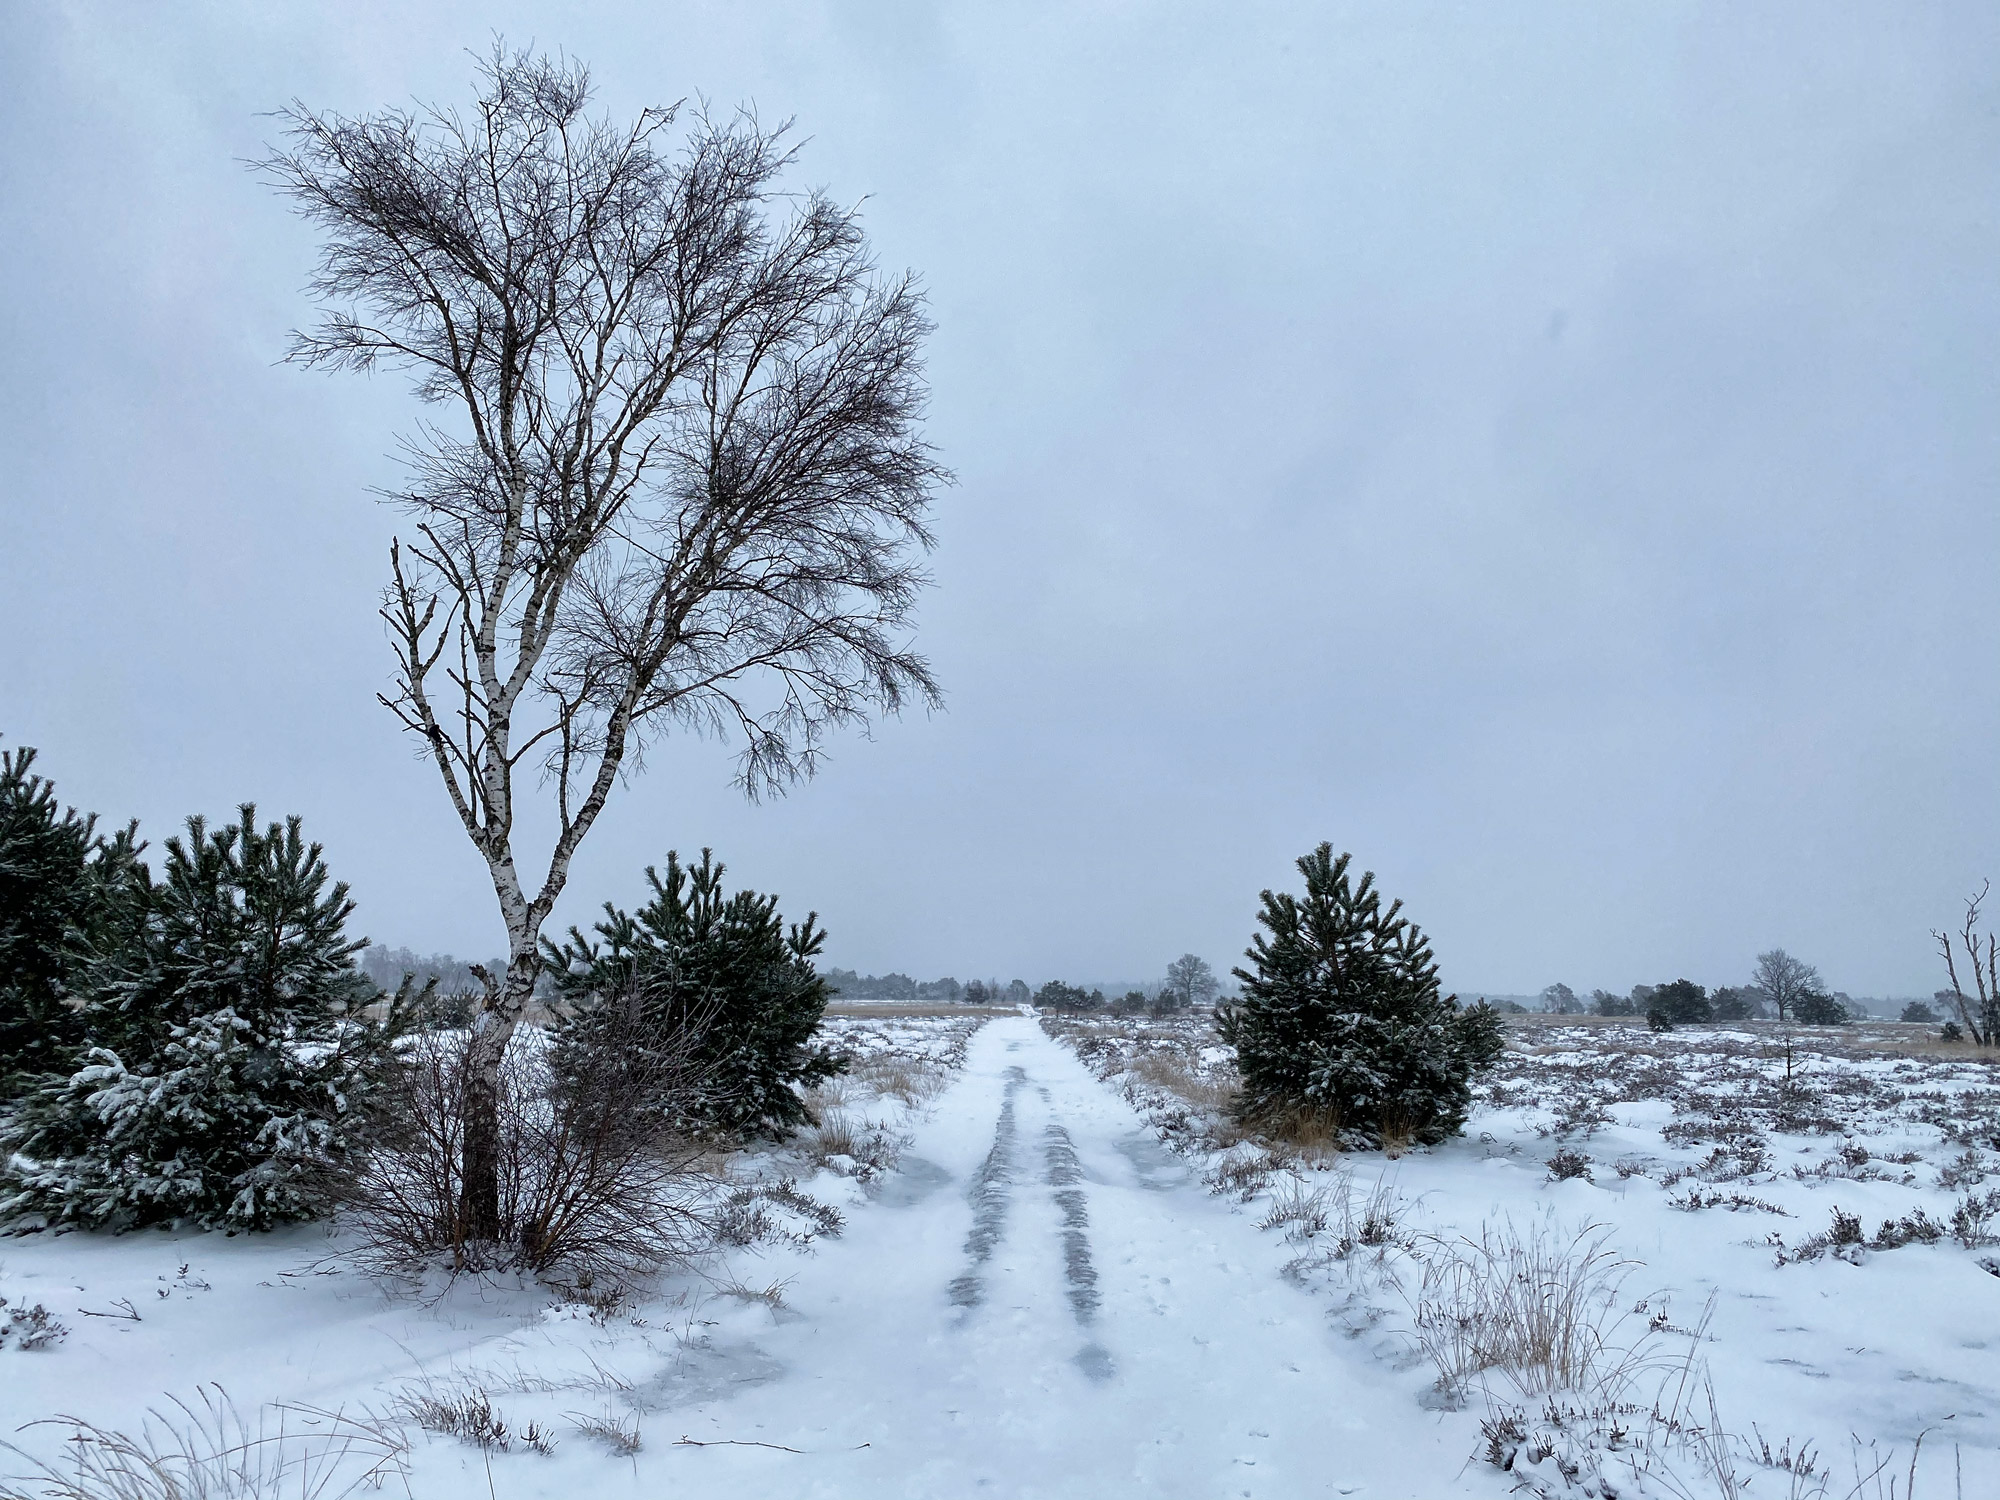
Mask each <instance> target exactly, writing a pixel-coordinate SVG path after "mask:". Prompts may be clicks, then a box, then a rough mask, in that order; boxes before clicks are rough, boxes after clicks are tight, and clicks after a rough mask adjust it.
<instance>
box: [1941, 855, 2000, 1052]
mask: <svg viewBox="0 0 2000 1500" xmlns="http://www.w3.org/2000/svg"><path fill="white" fill-rule="evenodd" d="M1992 889H1993V882H1992V881H1990V880H1989V881H1987V882H1985V883H1984V884H1982V885H1981V886H1980V887H1979V890H1978V891H1977V893H1975V894H1974V895H1971V896H1968V897H1967V898H1966V902H1965V922H1964V924H1963V925H1962V926H1961V927H1960V928H1959V930H1958V932H1957V934H1956V935H1957V938H1958V942H1959V946H1960V947H1961V948H1962V949H1963V950H1964V953H1965V959H1966V962H1967V963H1968V964H1970V965H1971V967H1972V989H1973V992H1972V994H1970V995H1968V994H1967V993H1966V992H1965V986H1964V985H1963V984H1961V983H1960V982H1959V978H1958V963H1957V961H1956V960H1955V959H1954V958H1953V957H1952V950H1951V940H1952V937H1953V934H1951V933H1949V932H1936V931H1934V932H1932V933H1931V936H1932V937H1933V938H1935V939H1937V945H1938V951H1939V952H1940V953H1942V954H1943V955H1944V967H1945V972H1946V973H1947V974H1949V975H1950V976H1951V990H1950V992H1949V993H1946V992H1944V991H1939V996H1940V997H1941V998H1943V999H1944V1000H1946V1001H1947V1002H1948V1003H1949V1004H1950V1005H1951V1006H1952V1008H1953V1009H1954V1010H1956V1011H1957V1012H1958V1019H1959V1022H1960V1024H1962V1025H1963V1026H1964V1027H1965V1031H1966V1035H1968V1036H1970V1037H1971V1038H1972V1040H1973V1041H1974V1042H1976V1043H1977V1044H1978V1045H1980V1046H1982V1047H1993V1046H2000V939H1996V938H1995V937H1994V935H1993V934H1992V933H1990V932H1988V933H1981V932H1980V930H1979V916H1980V912H1979V908H1980V907H1981V906H1982V905H1984V904H1985V901H1986V895H1987V892H1989V891H1991V890H1992ZM1982 943H1983V944H1984V945H1985V951H1984V952H1982V951H1981V944H1982Z"/></svg>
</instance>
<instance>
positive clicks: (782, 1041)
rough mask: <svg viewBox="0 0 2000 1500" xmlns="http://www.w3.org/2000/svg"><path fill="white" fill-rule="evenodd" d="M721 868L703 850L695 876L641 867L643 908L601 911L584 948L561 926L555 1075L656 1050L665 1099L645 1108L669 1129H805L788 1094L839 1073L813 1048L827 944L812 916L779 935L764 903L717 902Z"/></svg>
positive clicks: (824, 992)
mask: <svg viewBox="0 0 2000 1500" xmlns="http://www.w3.org/2000/svg"><path fill="white" fill-rule="evenodd" d="M723 870H724V867H723V866H722V865H720V864H718V863H716V862H715V859H714V857H713V855H712V854H711V852H710V851H709V850H707V849H704V850H702V851H701V863H700V864H698V865H683V864H682V863H681V862H680V857H679V855H678V854H676V853H673V852H669V853H668V855H667V873H666V876H665V878H664V879H663V878H661V876H660V875H659V874H658V873H657V872H656V871H655V870H653V869H652V868H648V869H647V871H646V879H647V882H648V883H649V884H650V885H651V886H652V889H653V899H652V900H651V901H649V902H648V903H647V904H646V905H644V906H642V907H640V908H639V910H638V911H637V912H633V913H629V914H628V913H626V912H623V911H620V910H619V909H618V908H616V907H615V906H612V905H611V904H610V903H608V902H607V903H606V904H605V907H604V912H605V919H604V920H603V921H602V922H599V923H597V924H596V927H595V931H596V934H597V937H596V938H588V937H585V936H584V934H583V933H582V932H581V931H579V930H578V929H576V928H574V927H572V928H571V929H570V931H569V938H568V940H567V941H566V942H564V943H562V944H560V945H557V944H554V943H547V944H545V947H544V953H543V961H544V963H545V965H546V966H547V968H548V969H549V971H551V972H552V973H553V974H554V976H555V988H556V994H557V997H558V1000H559V1008H560V1010H561V1011H562V1013H563V1018H562V1019H561V1020H560V1021H559V1022H558V1023H557V1025H556V1028H555V1032H556V1067H557V1070H558V1073H559V1074H565V1075H568V1074H575V1075H577V1076H587V1075H588V1074H589V1073H590V1068H589V1067H588V1063H589V1060H590V1059H591V1058H592V1057H593V1056H594V1050H593V1049H597V1048H601V1047H604V1046H619V1047H630V1046H633V1045H641V1046H647V1047H653V1048H657V1049H659V1050H660V1052H661V1054H662V1057H663V1059H667V1060H669V1061H670V1064H671V1065H668V1066H663V1067H661V1068H660V1069H659V1070H658V1072H659V1076H660V1077H661V1078H663V1079H671V1080H673V1081H674V1083H675V1089H674V1096H673V1097H672V1098H661V1099H659V1100H657V1101H655V1102H656V1104H657V1105H658V1107H659V1108H660V1109H662V1110H663V1111H667V1112H669V1113H670V1114H671V1115H673V1116H674V1118H673V1120H672V1122H671V1123H673V1124H675V1125H677V1126H680V1127H684V1128H687V1129H694V1130H711V1131H719V1132H725V1133H730V1134H750V1133H755V1132H758V1131H768V1132H770V1133H773V1134H776V1135H780V1136H783V1135H785V1134H788V1133H790V1131H791V1130H793V1129H794V1128H796V1127H797V1126H799V1125H803V1124H808V1123H810V1120H811V1116H810V1115H809V1113H808V1112H807V1110H806V1107H805V1102H804V1101H803V1100H802V1099H801V1098H800V1097H799V1094H798V1092H797V1089H796V1088H795V1087H794V1085H797V1086H798V1087H805V1088H809V1087H811V1086H812V1085H813V1084H815V1083H818V1082H819V1081H820V1080H822V1079H825V1078H830V1077H832V1076H833V1075H834V1074H836V1073H838V1072H841V1071H842V1070H843V1069H844V1068H845V1066H846V1064H845V1061H844V1060H843V1059H841V1058H839V1057H836V1056H835V1055H834V1054H833V1053H832V1052H831V1051H830V1050H828V1049H827V1048H826V1047H824V1046H819V1045H815V1043H814V1041H813V1035H814V1033H815V1032H817V1031H818V1030H819V1024H820V1020H821V1018H822V1017H823V1016H824V1015H825V1014H826V1002H827V999H828V995H829V991H828V989H827V985H826V981H825V980H824V979H822V978H821V977H820V975H819V972H818V970H817V969H816V968H815V967H814V964H813V960H814V959H815V958H817V957H818V956H819V953H820V951H821V950H822V948H823V947H824V946H825V943H826V933H825V932H824V931H823V930H821V929H820V928H818V927H817V926H816V925H815V923H816V922H817V921H818V919H819V914H818V913H817V912H808V913H807V914H806V919H805V921H804V922H802V923H793V924H792V925H791V927H790V928H789V930H788V929H787V927H786V924H785V921H784V919H783V918H782V917H781V916H779V914H778V898H777V897H776V896H767V895H759V894H758V893H757V892H755V891H747V890H746V891H738V892H736V893H735V894H734V895H725V894H724V893H723V889H722V876H723ZM599 939H601V940H602V941H599ZM634 1037H639V1038H643V1039H644V1040H641V1041H639V1042H637V1043H635V1042H634V1041H633V1040H632V1039H633V1038H634ZM690 1081H692V1086H689V1084H690Z"/></svg>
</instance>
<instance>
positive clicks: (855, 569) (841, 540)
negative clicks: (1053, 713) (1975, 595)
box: [260, 43, 949, 1239]
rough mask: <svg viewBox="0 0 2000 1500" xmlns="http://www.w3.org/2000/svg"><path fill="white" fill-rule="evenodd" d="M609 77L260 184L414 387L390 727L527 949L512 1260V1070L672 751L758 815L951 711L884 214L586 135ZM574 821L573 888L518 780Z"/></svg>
mask: <svg viewBox="0 0 2000 1500" xmlns="http://www.w3.org/2000/svg"><path fill="white" fill-rule="evenodd" d="M589 98H590V80H589V75H588V73H587V71H586V70H585V69H584V68H583V67H582V66H581V65H580V64H578V63H575V62H573V61H571V60H568V59H563V58H553V59H552V58H547V57H539V56H535V55H532V54H526V53H509V52H507V51H506V50H505V48H504V46H503V45H501V44H498V43H496V44H495V46H494V48H493V50H492V52H491V54H490V55H489V56H487V57H486V58H485V59H483V60H482V62H481V64H480V80H479V87H478V90H477V98H476V100H475V102H474V105H473V107H472V109H471V111H470V112H469V113H461V112H460V111H458V110H456V109H451V108H445V107H441V106H425V107H420V108H417V109H414V110H387V111H384V112H382V113H379V114H375V115H370V116H366V117H362V118H355V119H349V118H346V117H343V116H339V115H334V114H325V113H317V112H314V111H312V110H309V109H307V108H306V107H305V106H304V105H303V104H297V103H295V104H293V105H292V106H291V107H290V108H289V109H287V110H285V111H284V112H283V114H282V118H283V120H284V122H285V133H286V137H287V143H288V144H287V146H286V147H285V148H284V149H281V150H279V151H277V152H275V153H274V154H273V155H272V156H271V157H270V158H269V159H268V160H266V161H264V162H263V163H261V164H260V165H261V167H262V169H263V170H264V172H265V173H266V175H267V176H268V177H269V178H270V179H271V180H272V181H273V182H274V183H275V184H276V185H277V187H278V188H279V189H280V190H281V191H283V192H284V193H285V194H287V195H288V196H289V197H290V198H291V199H292V200H293V201H294V204H295V206H296V208H297V211H298V212H299V214H300V215H301V216H302V217H303V218H305V219H306V220H307V221H308V222H309V223H311V224H313V225H315V226H316V227H317V228H318V229H319V230H320V231H321V234H322V237H323V238H322V245H323V250H322V255H321V259H320V262H319V267H318V270H317V273H316V275H315V277H314V279H313V281H312V283H311V290H312V291H313V293H314V294H315V295H316V296H317V297H318V299H319V300H320V302H321V304H322V307H323V309H324V319H323V321H322V322H321V323H320V324H319V325H318V326H317V327H316V328H314V329H313V330H312V331H310V332H305V333H299V334H296V335H295V336H294V340H293V344H292V348H291V352H290V358H291V359H292V360H293V361H294V362H296V363H299V364H302V365H305V366H308V367H324V368H328V369H348V370H358V371H373V370H375V369H376V368H378V367H380V366H383V365H388V366H392V367H400V368H404V369H408V370H410V371H411V372H412V373H413V376H414V380H415V387H416V392H417V395H418V396H419V398H420V399H421V400H422V401H423V402H425V403H426V404H427V405H430V406H433V407H438V408H442V409H443V410H444V411H445V412H446V413H448V415H447V416H444V417H441V418H440V419H439V420H437V421H430V420H424V421H421V422H420V423H419V424H418V426H417V428H416V430H415V431H414V433H412V434H410V435H407V436H406V437H405V438H404V439H403V448H404V454H405V458H406V460H407V464H408V470H409V481H408V483H407V485H406V486H405V487H404V488H402V489H400V490H398V491H396V492H394V493H393V494H391V495H390V496H389V497H388V498H390V499H392V500H393V501H394V502H396V503H397V504H398V505H400V506H401V507H402V508H403V509H404V510H405V511H406V512H407V513H408V514H409V515H410V516H411V517H412V518H413V521H414V536H413V537H412V538H411V539H410V540H409V541H408V542H407V543H405V542H401V541H399V542H398V543H397V545H395V546H394V547H392V549H391V552H390V568H391V577H392V582H391V583H390V585H389V587H388V588H387V590H386V591H385V595H384V604H383V608H382V616H383V619H384V620H385V621H386V622H387V624H388V627H389V634H390V638H391V640H392V642H393V643H394V646H395V651H396V659H397V677H396V684H395V690H394V692H392V693H389V694H385V695H384V696H383V699H382V701H383V703H384V704H385V705H386V706H387V707H388V708H389V709H390V710H391V711H392V712H394V713H395V715H396V716H397V718H398V719H400V720H401V721H402V723H403V725H404V726H405V727H406V728H407V729H409V730H410V731H411V733H413V734H414V735H416V736H417V737H418V739H419V740H420V741H421V742H422V744H423V746H424V753H425V754H427V755H428V757H429V759H430V760H431V761H432V763H433V764H434V765H435V766H436V768H437V771H438V773H439V775H440V776H441V777H442V779H443V781H444V785H445V789H446V791H447V793H448V795H449V796H450V798H451V803H452V806H453V808H454V810H455V811H456V812H457V814H458V817H459V821H460V822H461V824H462V825H463V826H464V828H465V832H466V835H467V837H468V838H469V839H470V840H471V841H472V844H473V846H474V847H475V848H476V849H477V850H478V851H479V853H480V855H481V856H482V857H483V858H484V860H485V862H486V866H487V869H488V871H489V873H490V875H491V878H492V881H493V890H494V894H495V896H496V898H497V900H498V903H499V907H500V915H501V917H502V919H503V921H504V923H505V926H506V930H507V965H506V970H505V972H504V974H497V975H496V974H494V973H492V972H490V971H487V972H484V973H482V976H481V979H482V984H483V986H484V996H483V1003H482V1005H481V1008H480V1011H479V1014H478V1016H477V1017H476V1019H475V1023H474V1035H473V1038H472V1043H471V1055H470V1056H469V1057H468V1059H467V1063H466V1086H465V1107H466V1110H467V1112H468V1119H467V1128H466V1131H465V1171H464V1174H463V1180H464V1204H463V1211H464V1213H465V1214H466V1216H467V1223H466V1226H465V1235H466V1236H467V1237H469V1238H475V1239H476V1238H480V1237H483V1236H485V1235H487V1234H489V1233H492V1232H495V1231H497V1228H498V1225H499V1222H500V1220H499V1197H498V1184H497V1177H496V1166H495V1162H494V1159H493V1157H494V1153H495V1151H496V1150H497V1149H498V1148H497V1141H498V1133H497V1115H496V1109H497V1100H498V1088H499V1077H500V1068H501V1063H502V1060H503V1058H504V1056H505V1054H506V1050H507V1043H508V1040H509V1038H510V1037H511V1035H512V1033H513V1031H514V1029H515V1027H516V1025H517V1024H518V1022H519V1020H520V1018H521V1014H522V1011H523V1008H524V1006H525V1005H526V1003H527V1001H528V998H529V996H530V994H531V992H532V990H533V988H534V982H535V975H536V970H537V966H538V960H537V956H536V949H537V943H538V940H539V937H540V934H541V928H542V924H543V922H544V921H545V920H546V919H547V917H548V915H549V912H550V909H551V908H552V907H553V906H554V904H555V902H556V899H557V897H558V896H559V895H560V894H561V892H562V889H563V886H564V884H565V882H566V880H567V878H568V875H569V869H570V863H571V860H572V859H573V857H574V856H575V854H576V850H577V846H578V845H579V844H580V843H581V842H582V840H583V838H584V837H585V835H586V834H588V833H589V831H590V829H591V827H592V825H593V824H594V823H595V822H596V821H597V818H598V816H599V814H600V813H601V812H602V811H603V808H604V805H605V800H606V798H607V797H608V796H609V795H610V793H611V789H612V786H613V784H614V783H615V782H616V781H617V780H618V779H619V777H620V776H621V775H622V774H627V773H629V772H630V771H632V770H634V769H636V768H637V766H638V763H639V760H640V757H641V755H642V752H643V749H644V746H645V745H646V743H647V742H648V740H649V738H650V737H652V736H656V735H658V734H659V733H662V732H664V731H665V730H666V729H667V728H668V727H669V726H672V725H679V726H682V727H685V728H690V729H693V730H695V731H697V732H703V733H711V734H715V735H717V736H724V737H726V736H731V735H734V734H739V733H740V734H741V736H742V737H743V749H742V754H741V760H740V783H741V785H742V786H743V788H744V789H745V791H746V792H747V793H748V794H749V795H751V796H753V797H754V796H757V795H760V794H762V793H767V792H775V791H779V790H782V789H783V788H784V787H785V786H786V785H788V784H789V783H790V782H792V781H793V780H795V779H796V778H798V777H800V776H803V775H809V774H811V772H812V771H813V770H814V769H815V766H816V764H817V762H818V760H819V758H820V755H821V753H822V743H823V738H824V735H825V733H826V732H827V730H828V729H829V728H831V727H834V726H839V725H844V724H853V723H865V722H866V721H867V719H868V717H869V715H870V714H871V712H886V713H893V712H896V711H898V710H900V708H901V707H902V706H903V705H904V704H905V703H906V702H907V701H909V700H910V699H913V698H914V699H915V700H916V701H918V702H919V703H922V704H924V705H926V706H933V707H934V706H936V705H937V704H938V703H939V702H940V698H939V694H938V689H937V686H936V683H935V682H934V680H933V678H932V676H931V671H930V668H929V665H928V664H927V663H926V662H925V660H924V659H923V658H922V657H921V656H919V655H917V654H915V653H914V652H913V651H911V650H910V649H909V646H908V644H907V634H908V631H909V628H910V625H911V620H912V610H913V606H914V604H915V601H916V598H917V596H918V594H919V592H920V591H921V589H922V587H923V586H924V585H925V584H926V583H927V582H928V580H927V578H926V577H925V575H924V573H923V571H922V569H921V566H920V563H921V555H922V554H923V552H925V551H926V550H927V549H928V548H929V546H930V544H931V537H930V534H929V532H928V530H927V529H926V525H925V518H926V514H927V511H928V507H929V503H930V496H931V493H932V491H933V490H934V489H935V488H936V487H937V486H938V485H940V484H942V483H945V482H948V479H949V476H948V475H947V474H946V473H945V471H944V470H943V469H942V468H940V467H939V466H938V465H937V463H936V462H935V461H934V459H933V455H932V452H931V449H930V448H929V447H928V446H927V445H926V444H925V443H924V442H923V440H922V438H921V436H920V426H921V419H922V415H923V410H924V405H925V401H926V399H927V391H926V387H925V384H924V380H923V372H922V361H921V346H922V343H923V340H924V337H925V336H926V335H927V334H928V333H929V331H930V324H929V323H928V321H927V320H926V318H925V315H924V310H923V299H922V296H921V293H920V291H919V289H918V288H917V286H916V284H915V282H914V280H913V279H912V278H911V277H909V276H907V275H906V276H903V277H900V278H884V277H882V276H881V275H879V274H878V273H877V271H876V268H875V265H874V263H873V261H872V260H871V259H870V256H869V253H868V249H867V245H866V242H865V240H864V238H863V235H862V231H861V227H860V224H859V222H858V220H857V218H856V215H855V213H854V212H853V211H852V210H850V209H846V208H842V207H840V206H838V205H837V204H835V203H834V202H832V201H831V200H830V199H829V198H827V197H826V196H825V195H824V194H823V193H819V192H810V193H804V194H784V193H781V192H780V188H779V179H780V177H781V176H782V175H783V174H784V172H785V171H786V170H787V169H788V168H789V167H790V166H791V165H792V163H793V155H794V152H793V148H792V147H791V146H790V145H789V144H788V143H787V140H786V129H785V128H784V127H782V126H781V127H779V128H777V129H773V130H767V129H765V128H764V127H762V126H761V125H760V124H759V122H758V121H757V119H756V118H755V117H754V115H749V114H739V115H738V116H736V117H735V118H733V119H730V120H727V121H723V122H718V121H716V120H714V119H712V118H710V117H709V116H708V115H706V114H705V113H700V112H694V111H687V110H684V109H683V108H682V107H681V106H678V105H675V106H669V107H666V108H660V109H648V110H646V111H644V112H642V113H641V114H640V115H639V117H638V119H637V121H636V122H634V123H633V124H632V125H630V126H629V127H624V126H618V125H615V124H614V123H613V122H612V121H610V120H609V119H607V118H603V117H601V116H600V117H597V118H591V117H588V116H586V114H585V109H586V106H587V104H588V102H589ZM522 775H527V776H533V777H535V778H537V781H536V784H537V786H538V787H539V789H540V792H541V794H542V796H543V798H544V799H545V800H546V802H548V803H552V804H553V806H552V808H551V809H549V810H550V811H552V812H553V815H554V818H553V837H552V839H551V841H550V844H549V847H548V852H547V863H546V865H545V866H543V867H542V868H541V871H540V873H539V875H537V873H536V872H535V871H534V870H533V869H526V870H524V867H523V861H522V851H521V850H520V849H519V848H517V844H516V836H517V825H516V813H517V810H518V809H519V807H520V806H521V805H522V802H521V788H519V787H518V786H517V777H518V776H522Z"/></svg>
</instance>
